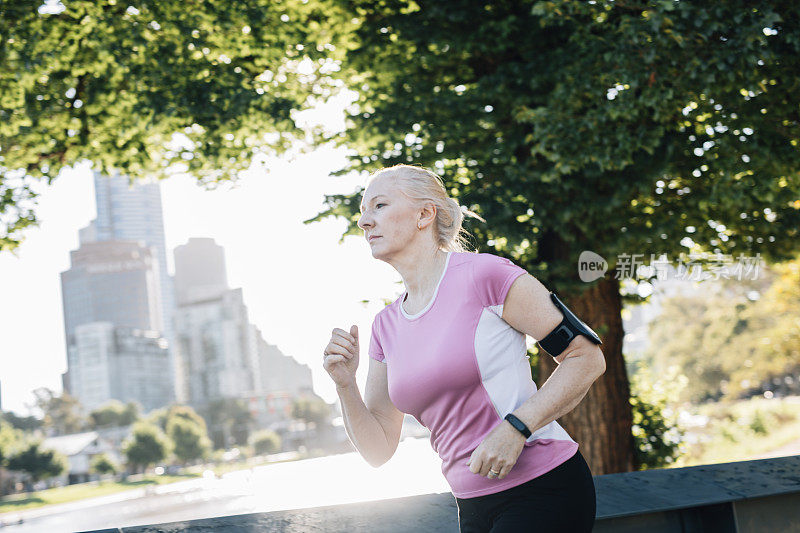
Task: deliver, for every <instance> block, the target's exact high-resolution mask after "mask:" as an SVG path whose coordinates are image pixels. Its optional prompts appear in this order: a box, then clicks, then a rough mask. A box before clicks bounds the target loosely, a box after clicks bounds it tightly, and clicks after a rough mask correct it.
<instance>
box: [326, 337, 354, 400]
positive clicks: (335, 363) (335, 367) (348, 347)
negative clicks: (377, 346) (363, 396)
mask: <svg viewBox="0 0 800 533" xmlns="http://www.w3.org/2000/svg"><path fill="white" fill-rule="evenodd" d="M358 352H359V348H358V326H356V325H355V324H353V325H352V326H350V333H348V332H347V331H345V330H343V329H340V328H333V332H332V333H331V341H330V342H329V343H328V345H327V346H326V347H325V350H324V351H323V354H324V357H325V361H324V363H323V365H322V366H323V367H324V368H325V370H326V371H327V372H328V374H329V375H330V376H331V379H333V381H334V383H336V386H337V387H348V386H350V385H353V384H355V382H356V369H357V368H358Z"/></svg>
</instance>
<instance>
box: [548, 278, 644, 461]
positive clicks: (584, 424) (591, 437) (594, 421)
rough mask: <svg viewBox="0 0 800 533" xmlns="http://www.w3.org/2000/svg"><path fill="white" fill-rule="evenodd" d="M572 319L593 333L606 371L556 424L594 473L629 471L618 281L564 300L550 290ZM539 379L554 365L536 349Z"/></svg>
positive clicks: (630, 448) (627, 396)
mask: <svg viewBox="0 0 800 533" xmlns="http://www.w3.org/2000/svg"><path fill="white" fill-rule="evenodd" d="M550 290H551V291H553V292H555V293H556V295H558V297H559V299H561V300H562V301H563V302H564V304H565V305H566V306H567V307H568V308H569V309H570V310H571V311H572V312H573V313H575V315H576V316H577V317H578V318H580V319H581V320H582V321H584V322H585V323H586V324H587V325H588V326H589V327H590V328H592V329H593V330H594V331H595V332H597V334H598V335H600V338H601V340H602V341H603V344H602V345H601V346H600V348H601V349H602V350H603V354H604V355H605V358H606V371H605V373H604V374H603V375H602V376H600V378H599V379H598V380H597V381H595V383H594V384H593V385H592V386H591V387H590V388H589V392H588V393H587V394H586V396H585V397H584V398H583V400H582V401H581V403H579V404H578V406H577V407H575V409H573V410H572V412H570V413H567V414H566V415H564V416H563V417H561V418H560V419H559V421H558V422H559V424H561V425H562V426H564V429H565V430H566V431H567V432H568V433H569V434H570V436H571V437H572V438H573V439H575V441H576V442H578V444H579V445H580V449H581V453H582V454H583V456H584V457H585V458H586V462H587V463H589V466H590V467H591V470H592V473H593V474H594V475H601V474H612V473H615V472H629V471H631V470H633V465H634V441H633V436H632V435H631V424H632V415H631V405H630V402H629V399H630V385H629V382H628V374H627V372H626V370H625V360H624V359H623V357H622V337H623V334H624V331H623V328H622V315H621V312H622V297H621V296H620V293H619V280H617V279H613V277H612V276H611V275H610V274H608V273H607V274H606V276H605V277H603V278H602V279H600V280H599V281H598V282H597V283H595V284H592V285H591V286H590V287H589V288H588V289H587V290H585V291H584V292H583V293H582V294H581V295H579V296H577V297H573V298H570V299H569V300H567V298H566V297H564V298H562V297H561V295H560V294H559V293H558V292H557V288H550ZM539 353H540V354H542V355H543V357H539V376H540V380H541V382H542V383H544V381H545V380H546V379H547V377H549V376H550V374H551V373H552V372H553V370H554V369H555V367H556V362H555V361H554V360H553V358H552V357H550V356H549V355H547V354H546V352H544V351H542V350H540V351H539Z"/></svg>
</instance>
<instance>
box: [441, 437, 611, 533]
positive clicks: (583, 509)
mask: <svg viewBox="0 0 800 533" xmlns="http://www.w3.org/2000/svg"><path fill="white" fill-rule="evenodd" d="M456 505H457V507H458V528H459V531H460V532H461V533H486V532H491V533H501V532H515V533H516V532H520V531H524V532H529V531H530V532H546V533H549V532H551V531H552V532H557V533H572V532H576V533H584V532H587V531H591V530H592V527H593V526H594V517H595V511H596V507H595V506H596V501H595V492H594V481H593V480H592V472H591V471H590V470H589V465H587V464H586V461H585V460H584V458H583V455H581V452H579V451H578V452H575V455H573V456H572V457H570V458H569V459H567V460H566V461H565V462H563V463H562V464H560V465H558V466H557V467H555V468H554V469H552V470H550V471H549V472H546V473H544V474H542V475H541V476H539V477H536V478H533V479H531V480H530V481H526V482H525V483H523V484H521V485H517V486H516V487H511V488H510V489H506V490H503V491H500V492H496V493H494V494H486V495H484V496H476V497H475V498H463V499H462V498H456Z"/></svg>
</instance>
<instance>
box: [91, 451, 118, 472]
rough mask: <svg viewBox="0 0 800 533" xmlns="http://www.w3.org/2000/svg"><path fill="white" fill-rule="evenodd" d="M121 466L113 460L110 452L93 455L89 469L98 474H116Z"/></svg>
mask: <svg viewBox="0 0 800 533" xmlns="http://www.w3.org/2000/svg"><path fill="white" fill-rule="evenodd" d="M118 470H119V467H118V466H117V465H116V464H115V463H114V461H112V460H111V458H110V457H109V456H108V454H105V453H99V454H97V455H95V456H94V457H92V461H91V464H90V465H89V471H90V472H94V473H96V474H100V475H103V474H116V473H117V471H118Z"/></svg>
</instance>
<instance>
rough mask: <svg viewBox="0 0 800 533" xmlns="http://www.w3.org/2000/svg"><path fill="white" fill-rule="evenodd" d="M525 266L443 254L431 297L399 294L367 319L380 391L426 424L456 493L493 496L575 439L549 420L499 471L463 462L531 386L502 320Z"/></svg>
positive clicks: (566, 451)
mask: <svg viewBox="0 0 800 533" xmlns="http://www.w3.org/2000/svg"><path fill="white" fill-rule="evenodd" d="M525 273H526V271H525V269H523V268H521V267H519V266H517V265H515V264H514V263H513V262H511V261H509V260H508V259H505V258H503V257H499V256H496V255H493V254H489V253H479V254H478V253H471V252H462V253H459V252H448V256H447V263H446V264H445V268H444V272H443V273H442V276H441V277H440V278H439V282H438V284H437V286H436V290H435V291H434V293H433V298H431V301H430V302H428V304H427V305H426V306H425V308H424V309H422V310H421V311H419V312H418V313H416V314H414V315H409V314H408V313H407V312H406V311H405V310H404V309H403V307H402V305H401V304H402V301H403V298H405V295H406V293H403V294H402V295H401V296H400V297H399V298H398V299H397V300H395V301H394V302H393V303H392V304H390V305H388V306H386V307H385V308H383V309H382V310H381V311H380V312H379V313H378V314H377V315H376V316H375V319H374V321H373V323H372V336H371V338H370V343H369V350H368V351H369V356H370V357H372V358H373V359H376V360H378V361H383V362H384V363H385V364H386V373H387V377H388V382H389V397H390V398H391V400H392V403H393V404H394V405H395V407H397V408H398V409H399V410H400V411H402V412H404V413H408V414H410V415H412V416H413V417H414V418H416V419H417V420H418V421H419V422H420V423H421V424H422V425H424V426H425V427H426V428H428V429H429V430H430V432H431V439H430V442H431V446H432V447H433V449H434V451H436V453H438V454H439V457H440V458H441V459H442V473H443V474H444V476H445V479H447V482H448V484H449V485H450V488H451V490H452V492H453V495H454V496H455V497H457V498H473V497H476V496H483V495H485V494H493V493H495V492H500V491H502V490H505V489H508V488H511V487H514V486H517V485H520V484H522V483H525V482H526V481H529V480H531V479H533V478H535V477H537V476H540V475H542V474H544V473H545V472H548V471H550V470H552V469H553V468H555V467H556V466H558V465H560V464H561V463H563V462H564V461H566V460H567V459H569V458H570V457H572V456H573V455H574V454H575V452H576V451H577V449H578V444H577V443H576V442H575V441H574V440H572V438H570V436H569V435H568V434H567V432H566V431H564V429H563V428H562V427H561V426H560V425H559V424H558V423H557V422H556V421H552V422H550V423H549V424H547V425H546V426H544V427H542V428H540V429H539V430H538V431H536V432H535V433H533V434H532V435H531V436H530V438H528V439H527V441H526V442H525V445H524V447H523V449H522V453H521V454H520V456H519V459H517V462H516V464H515V465H514V467H513V468H512V469H511V471H510V472H509V473H508V475H507V476H506V477H505V478H503V479H501V480H498V479H489V478H487V477H484V476H481V475H479V474H474V473H472V472H471V471H470V469H469V467H468V466H467V460H468V459H469V458H470V456H471V455H472V452H473V451H475V449H476V448H477V447H478V445H479V444H480V443H481V442H482V441H483V439H484V438H485V437H486V436H487V435H488V434H489V433H490V432H491V431H492V430H493V429H494V428H495V427H497V425H498V424H501V423H502V424H508V422H506V421H505V420H504V419H503V417H505V416H506V414H508V413H511V412H513V411H515V410H516V409H517V408H518V407H519V406H520V405H522V404H523V403H525V401H526V400H527V399H528V398H530V397H531V396H532V395H533V394H535V393H536V384H535V383H534V382H533V379H532V378H531V370H530V364H529V362H528V358H527V348H526V343H525V334H524V333H522V332H520V331H517V330H515V329H514V328H512V327H511V326H510V325H509V324H508V323H507V322H506V321H505V320H503V319H502V318H501V317H502V314H503V303H504V302H505V298H506V294H507V293H508V290H509V288H510V287H511V283H512V282H513V281H514V280H515V279H516V278H517V277H519V276H520V275H521V274H525Z"/></svg>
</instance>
